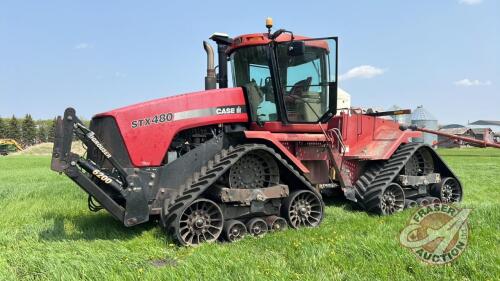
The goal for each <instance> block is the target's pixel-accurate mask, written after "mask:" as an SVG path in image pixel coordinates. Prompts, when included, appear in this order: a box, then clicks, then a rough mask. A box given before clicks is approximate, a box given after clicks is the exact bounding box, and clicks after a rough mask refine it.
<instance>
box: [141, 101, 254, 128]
mask: <svg viewBox="0 0 500 281" xmlns="http://www.w3.org/2000/svg"><path fill="white" fill-rule="evenodd" d="M241 113H246V107H245V105H228V106H219V107H209V108H202V109H193V110H187V111H180V112H175V113H172V112H168V113H161V114H157V115H154V116H151V117H145V118H141V119H137V120H133V121H132V123H131V126H132V128H133V129H135V128H139V127H145V126H151V125H156V124H161V123H165V122H171V121H179V120H184V119H190V118H199V117H207V116H213V115H226V114H241Z"/></svg>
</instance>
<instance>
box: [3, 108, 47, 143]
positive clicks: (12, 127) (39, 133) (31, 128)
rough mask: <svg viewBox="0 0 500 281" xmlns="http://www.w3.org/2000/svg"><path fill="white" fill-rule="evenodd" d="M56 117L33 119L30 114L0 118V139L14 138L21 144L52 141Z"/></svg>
mask: <svg viewBox="0 0 500 281" xmlns="http://www.w3.org/2000/svg"><path fill="white" fill-rule="evenodd" d="M55 128H56V119H55V118H54V119H53V120H36V121H35V120H33V118H32V117H31V115H30V114H26V115H25V116H24V118H20V119H18V118H16V116H14V115H12V117H11V118H0V139H14V140H16V141H17V142H18V143H20V144H21V145H23V146H31V145H34V144H38V143H42V142H53V141H54V136H55Z"/></svg>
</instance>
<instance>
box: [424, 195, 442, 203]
mask: <svg viewBox="0 0 500 281" xmlns="http://www.w3.org/2000/svg"><path fill="white" fill-rule="evenodd" d="M425 198H427V200H429V204H440V203H441V200H439V198H437V197H432V196H427V197H425Z"/></svg>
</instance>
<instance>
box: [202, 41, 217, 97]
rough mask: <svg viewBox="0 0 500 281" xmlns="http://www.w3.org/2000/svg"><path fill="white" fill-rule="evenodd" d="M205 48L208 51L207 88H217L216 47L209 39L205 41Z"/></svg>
mask: <svg viewBox="0 0 500 281" xmlns="http://www.w3.org/2000/svg"><path fill="white" fill-rule="evenodd" d="M203 48H204V49H205V52H207V76H205V90H212V89H216V88H217V78H216V76H215V66H214V49H213V48H212V46H210V44H209V43H208V42H207V41H203Z"/></svg>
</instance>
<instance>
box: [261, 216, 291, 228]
mask: <svg viewBox="0 0 500 281" xmlns="http://www.w3.org/2000/svg"><path fill="white" fill-rule="evenodd" d="M266 223H267V227H268V228H269V230H271V231H280V230H285V229H286V228H287V227H288V224H287V223H286V220H285V219H284V218H282V217H278V216H269V217H267V218H266Z"/></svg>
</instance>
